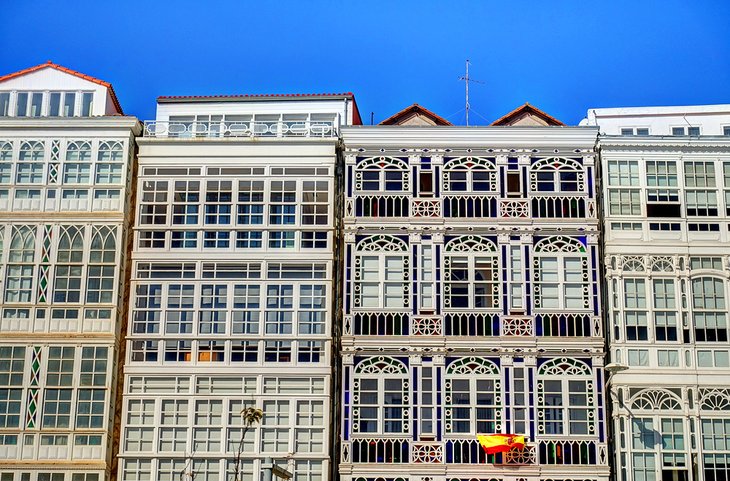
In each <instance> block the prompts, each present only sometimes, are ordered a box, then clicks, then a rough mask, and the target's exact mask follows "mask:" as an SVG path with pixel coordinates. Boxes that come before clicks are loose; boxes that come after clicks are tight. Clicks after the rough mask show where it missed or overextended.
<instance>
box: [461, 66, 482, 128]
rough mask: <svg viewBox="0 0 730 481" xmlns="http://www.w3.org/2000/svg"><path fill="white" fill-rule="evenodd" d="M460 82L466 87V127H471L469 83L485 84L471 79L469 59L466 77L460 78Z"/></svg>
mask: <svg viewBox="0 0 730 481" xmlns="http://www.w3.org/2000/svg"><path fill="white" fill-rule="evenodd" d="M459 80H463V81H464V84H465V85H466V125H469V82H474V83H478V84H483V83H484V82H482V81H481V80H474V79H472V78H469V59H467V60H466V75H465V76H463V77H459Z"/></svg>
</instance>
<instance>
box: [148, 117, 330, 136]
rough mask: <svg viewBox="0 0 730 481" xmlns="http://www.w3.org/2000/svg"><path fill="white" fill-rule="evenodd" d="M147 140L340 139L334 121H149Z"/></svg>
mask: <svg viewBox="0 0 730 481" xmlns="http://www.w3.org/2000/svg"><path fill="white" fill-rule="evenodd" d="M144 136H145V137H175V138H222V137H321V138H327V137H337V126H336V125H335V123H334V122H331V121H311V122H310V121H295V122H279V121H248V122H245V121H243V122H240V121H239V122H226V121H220V122H209V121H208V122H197V121H160V120H147V121H145V123H144Z"/></svg>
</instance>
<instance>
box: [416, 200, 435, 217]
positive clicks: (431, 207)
mask: <svg viewBox="0 0 730 481" xmlns="http://www.w3.org/2000/svg"><path fill="white" fill-rule="evenodd" d="M411 209H412V213H411V215H412V216H413V217H441V201H440V200H433V199H427V200H422V199H420V200H416V199H414V200H413V203H412V204H411Z"/></svg>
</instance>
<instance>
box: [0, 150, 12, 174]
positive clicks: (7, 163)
mask: <svg viewBox="0 0 730 481" xmlns="http://www.w3.org/2000/svg"><path fill="white" fill-rule="evenodd" d="M12 172H13V144H12V143H10V142H2V143H0V184H10V183H12V181H13V174H12Z"/></svg>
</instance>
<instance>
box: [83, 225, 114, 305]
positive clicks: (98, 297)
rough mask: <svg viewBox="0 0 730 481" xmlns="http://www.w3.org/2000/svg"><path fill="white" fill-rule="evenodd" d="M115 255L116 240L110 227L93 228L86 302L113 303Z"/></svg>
mask: <svg viewBox="0 0 730 481" xmlns="http://www.w3.org/2000/svg"><path fill="white" fill-rule="evenodd" d="M116 255H117V249H116V238H115V235H114V230H113V229H112V227H111V226H100V227H94V231H93V237H92V238H91V249H90V251H89V272H88V274H87V281H86V302H88V303H97V302H103V303H112V302H114V285H115V276H114V273H115V270H116Z"/></svg>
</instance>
